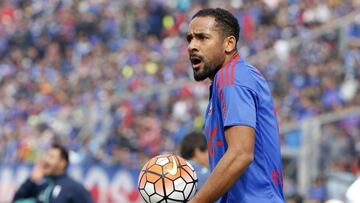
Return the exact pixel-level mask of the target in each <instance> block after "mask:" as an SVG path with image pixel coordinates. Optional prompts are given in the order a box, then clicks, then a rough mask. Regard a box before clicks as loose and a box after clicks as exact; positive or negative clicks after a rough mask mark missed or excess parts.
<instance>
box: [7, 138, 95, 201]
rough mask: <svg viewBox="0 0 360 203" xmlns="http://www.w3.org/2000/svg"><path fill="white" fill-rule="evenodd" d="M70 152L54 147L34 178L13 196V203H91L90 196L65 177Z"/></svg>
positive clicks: (38, 167)
mask: <svg viewBox="0 0 360 203" xmlns="http://www.w3.org/2000/svg"><path fill="white" fill-rule="evenodd" d="M68 164H69V155H68V151H67V150H66V149H65V148H64V147H63V146H61V145H57V144H55V145H53V146H52V147H51V148H50V149H49V151H48V152H47V154H46V156H45V159H44V162H43V163H42V164H36V165H35V167H34V169H33V172H32V175H31V177H30V178H29V179H27V180H26V181H25V183H23V184H22V185H21V187H20V188H19V190H18V191H17V192H16V194H15V196H14V200H13V202H14V203H25V202H26V203H31V202H34V203H35V202H36V203H70V202H72V203H92V202H93V200H92V199H91V197H90V194H89V192H88V191H87V190H86V189H85V188H84V187H83V186H82V185H80V184H79V183H77V182H76V181H74V180H73V179H71V178H70V177H68V176H67V175H66V168H67V166H68Z"/></svg>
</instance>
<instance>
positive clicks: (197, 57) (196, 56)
mask: <svg viewBox="0 0 360 203" xmlns="http://www.w3.org/2000/svg"><path fill="white" fill-rule="evenodd" d="M189 59H190V60H192V59H200V60H203V57H202V56H201V55H199V54H195V53H191V54H190V55H189Z"/></svg>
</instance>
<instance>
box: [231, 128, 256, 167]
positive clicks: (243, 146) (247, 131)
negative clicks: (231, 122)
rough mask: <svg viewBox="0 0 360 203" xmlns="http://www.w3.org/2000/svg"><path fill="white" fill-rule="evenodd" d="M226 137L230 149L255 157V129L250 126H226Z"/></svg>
mask: <svg viewBox="0 0 360 203" xmlns="http://www.w3.org/2000/svg"><path fill="white" fill-rule="evenodd" d="M225 139H226V142H227V143H228V150H230V151H232V152H233V153H234V154H237V155H240V156H241V155H243V156H245V157H246V158H248V159H249V160H252V159H253V154H254V146H255V129H254V128H252V127H249V126H241V125H240V126H230V127H226V128H225Z"/></svg>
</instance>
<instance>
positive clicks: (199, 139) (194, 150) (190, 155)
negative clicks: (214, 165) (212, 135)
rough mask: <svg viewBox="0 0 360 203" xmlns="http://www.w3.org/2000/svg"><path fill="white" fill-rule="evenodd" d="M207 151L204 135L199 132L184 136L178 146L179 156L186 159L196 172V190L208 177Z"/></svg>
mask: <svg viewBox="0 0 360 203" xmlns="http://www.w3.org/2000/svg"><path fill="white" fill-rule="evenodd" d="M207 149H208V148H207V144H206V139H205V135H204V134H202V133H199V132H190V133H189V134H187V135H185V137H184V138H183V140H182V141H181V143H180V146H179V153H180V156H181V157H183V158H184V159H186V160H187V161H188V162H189V163H190V164H191V165H192V166H193V167H194V169H195V171H196V174H197V177H198V189H200V188H201V186H202V185H203V184H204V183H205V181H206V179H207V177H208V176H209V175H210V170H209V158H208V152H207Z"/></svg>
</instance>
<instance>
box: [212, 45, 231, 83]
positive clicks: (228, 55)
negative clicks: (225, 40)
mask: <svg viewBox="0 0 360 203" xmlns="http://www.w3.org/2000/svg"><path fill="white" fill-rule="evenodd" d="M236 55H238V52H237V51H234V52H232V53H230V54H226V56H225V60H224V63H223V64H222V65H221V67H220V68H219V69H218V71H219V70H220V69H221V68H222V67H224V66H225V65H226V64H228V63H231V61H232V60H233V58H234V57H235V56H236ZM215 75H216V73H215V74H214V75H212V76H211V77H209V79H210V80H211V82H213V81H214V78H215Z"/></svg>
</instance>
